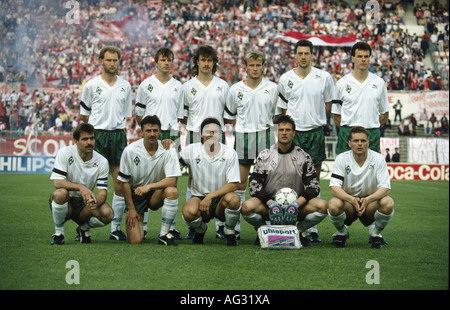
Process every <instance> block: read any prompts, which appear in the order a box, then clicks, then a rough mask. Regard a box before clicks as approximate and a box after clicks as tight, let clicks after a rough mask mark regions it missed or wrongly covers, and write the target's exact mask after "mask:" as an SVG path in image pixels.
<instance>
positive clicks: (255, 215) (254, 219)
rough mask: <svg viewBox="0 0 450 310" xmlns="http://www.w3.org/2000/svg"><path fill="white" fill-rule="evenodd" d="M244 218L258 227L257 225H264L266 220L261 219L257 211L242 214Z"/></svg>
mask: <svg viewBox="0 0 450 310" xmlns="http://www.w3.org/2000/svg"><path fill="white" fill-rule="evenodd" d="M244 219H245V220H246V221H247V222H248V223H249V224H250V225H253V226H254V227H255V229H258V228H259V227H261V226H263V225H266V222H265V221H264V220H263V218H262V216H261V215H260V214H258V213H252V214H250V215H248V216H246V215H244Z"/></svg>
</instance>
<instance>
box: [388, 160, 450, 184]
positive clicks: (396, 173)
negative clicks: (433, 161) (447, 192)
mask: <svg viewBox="0 0 450 310" xmlns="http://www.w3.org/2000/svg"><path fill="white" fill-rule="evenodd" d="M387 165H388V172H389V176H390V178H391V180H396V181H414V180H416V181H448V167H449V166H448V165H428V164H423V165H415V164H395V163H388V164H387Z"/></svg>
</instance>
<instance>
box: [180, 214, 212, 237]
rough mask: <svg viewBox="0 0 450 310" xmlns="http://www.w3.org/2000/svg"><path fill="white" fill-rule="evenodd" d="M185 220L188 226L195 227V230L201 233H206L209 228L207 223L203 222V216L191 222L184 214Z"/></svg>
mask: <svg viewBox="0 0 450 310" xmlns="http://www.w3.org/2000/svg"><path fill="white" fill-rule="evenodd" d="M183 221H184V222H185V223H186V225H187V226H189V227H190V228H193V229H195V231H196V232H198V233H200V234H201V233H204V232H205V231H206V229H207V226H206V223H204V222H203V218H202V217H201V216H200V217H199V218H198V219H195V220H193V221H191V222H188V221H186V220H185V219H184V216H183Z"/></svg>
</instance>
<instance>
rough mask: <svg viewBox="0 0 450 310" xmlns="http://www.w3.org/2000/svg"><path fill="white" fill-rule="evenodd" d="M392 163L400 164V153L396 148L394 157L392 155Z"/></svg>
mask: <svg viewBox="0 0 450 310" xmlns="http://www.w3.org/2000/svg"><path fill="white" fill-rule="evenodd" d="M392 162H394V163H399V162H400V153H399V151H398V147H396V148H395V152H394V155H392Z"/></svg>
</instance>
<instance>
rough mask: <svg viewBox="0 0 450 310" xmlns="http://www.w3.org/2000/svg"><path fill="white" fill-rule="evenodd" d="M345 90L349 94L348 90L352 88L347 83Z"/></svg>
mask: <svg viewBox="0 0 450 310" xmlns="http://www.w3.org/2000/svg"><path fill="white" fill-rule="evenodd" d="M345 91H346V92H347V93H349V94H350V92H351V91H352V88H351V87H350V86H349V85H347V87H346V88H345Z"/></svg>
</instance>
